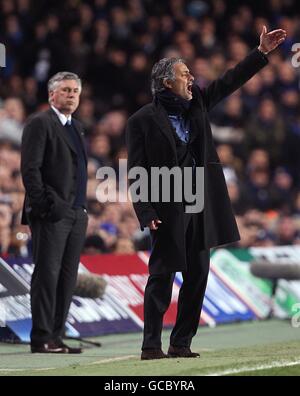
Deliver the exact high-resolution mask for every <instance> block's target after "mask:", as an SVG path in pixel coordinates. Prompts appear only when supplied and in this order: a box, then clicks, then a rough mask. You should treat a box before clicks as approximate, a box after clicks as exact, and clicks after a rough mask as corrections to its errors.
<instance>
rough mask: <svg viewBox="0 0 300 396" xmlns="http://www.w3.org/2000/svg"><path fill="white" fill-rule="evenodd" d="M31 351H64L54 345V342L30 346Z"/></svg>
mask: <svg viewBox="0 0 300 396" xmlns="http://www.w3.org/2000/svg"><path fill="white" fill-rule="evenodd" d="M30 349H31V353H66V352H65V350H64V348H62V347H60V346H58V345H56V344H55V343H54V342H48V343H45V344H40V345H34V344H31V346H30Z"/></svg>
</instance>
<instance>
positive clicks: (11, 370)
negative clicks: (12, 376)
mask: <svg viewBox="0 0 300 396" xmlns="http://www.w3.org/2000/svg"><path fill="white" fill-rule="evenodd" d="M57 368H59V367H44V368H30V367H28V368H14V369H6V368H4V369H0V371H4V372H13V371H43V370H45V371H46V370H55V369H57Z"/></svg>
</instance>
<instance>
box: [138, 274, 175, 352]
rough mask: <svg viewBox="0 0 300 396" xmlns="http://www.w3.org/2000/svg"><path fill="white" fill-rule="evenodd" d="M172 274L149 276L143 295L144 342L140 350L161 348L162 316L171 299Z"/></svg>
mask: <svg viewBox="0 0 300 396" xmlns="http://www.w3.org/2000/svg"><path fill="white" fill-rule="evenodd" d="M174 276H175V274H174V273H169V274H163V275H150V276H149V278H148V282H147V285H146V289H145V295H144V340H143V346H142V349H150V348H157V349H159V348H161V332H162V327H163V316H164V314H165V312H166V311H167V309H168V307H169V305H170V302H171V297H172V287H173V281H174Z"/></svg>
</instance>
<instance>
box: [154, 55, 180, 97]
mask: <svg viewBox="0 0 300 396" xmlns="http://www.w3.org/2000/svg"><path fill="white" fill-rule="evenodd" d="M176 63H185V61H184V59H182V58H178V57H176V58H175V57H173V58H163V59H161V60H160V61H158V62H157V63H155V65H154V66H153V68H152V72H151V92H152V94H153V95H155V94H156V93H157V92H161V91H163V90H164V89H166V87H165V86H164V80H170V81H175V71H174V65H175V64H176Z"/></svg>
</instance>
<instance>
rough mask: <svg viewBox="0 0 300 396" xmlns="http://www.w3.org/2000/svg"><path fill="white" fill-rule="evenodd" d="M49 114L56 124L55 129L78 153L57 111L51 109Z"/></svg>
mask: <svg viewBox="0 0 300 396" xmlns="http://www.w3.org/2000/svg"><path fill="white" fill-rule="evenodd" d="M49 115H50V117H51V120H52V121H53V122H54V124H55V131H56V132H57V133H58V134H59V136H61V137H62V138H63V140H64V141H65V142H66V143H67V145H68V146H69V147H70V149H71V150H72V151H73V152H74V153H75V154H76V155H77V151H76V148H75V146H74V143H73V141H72V138H71V136H70V135H69V134H68V133H67V131H66V129H65V127H64V126H63V125H62V123H61V122H60V120H59V118H58V117H57V115H56V114H55V112H54V111H53V110H52V109H50V110H49Z"/></svg>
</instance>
